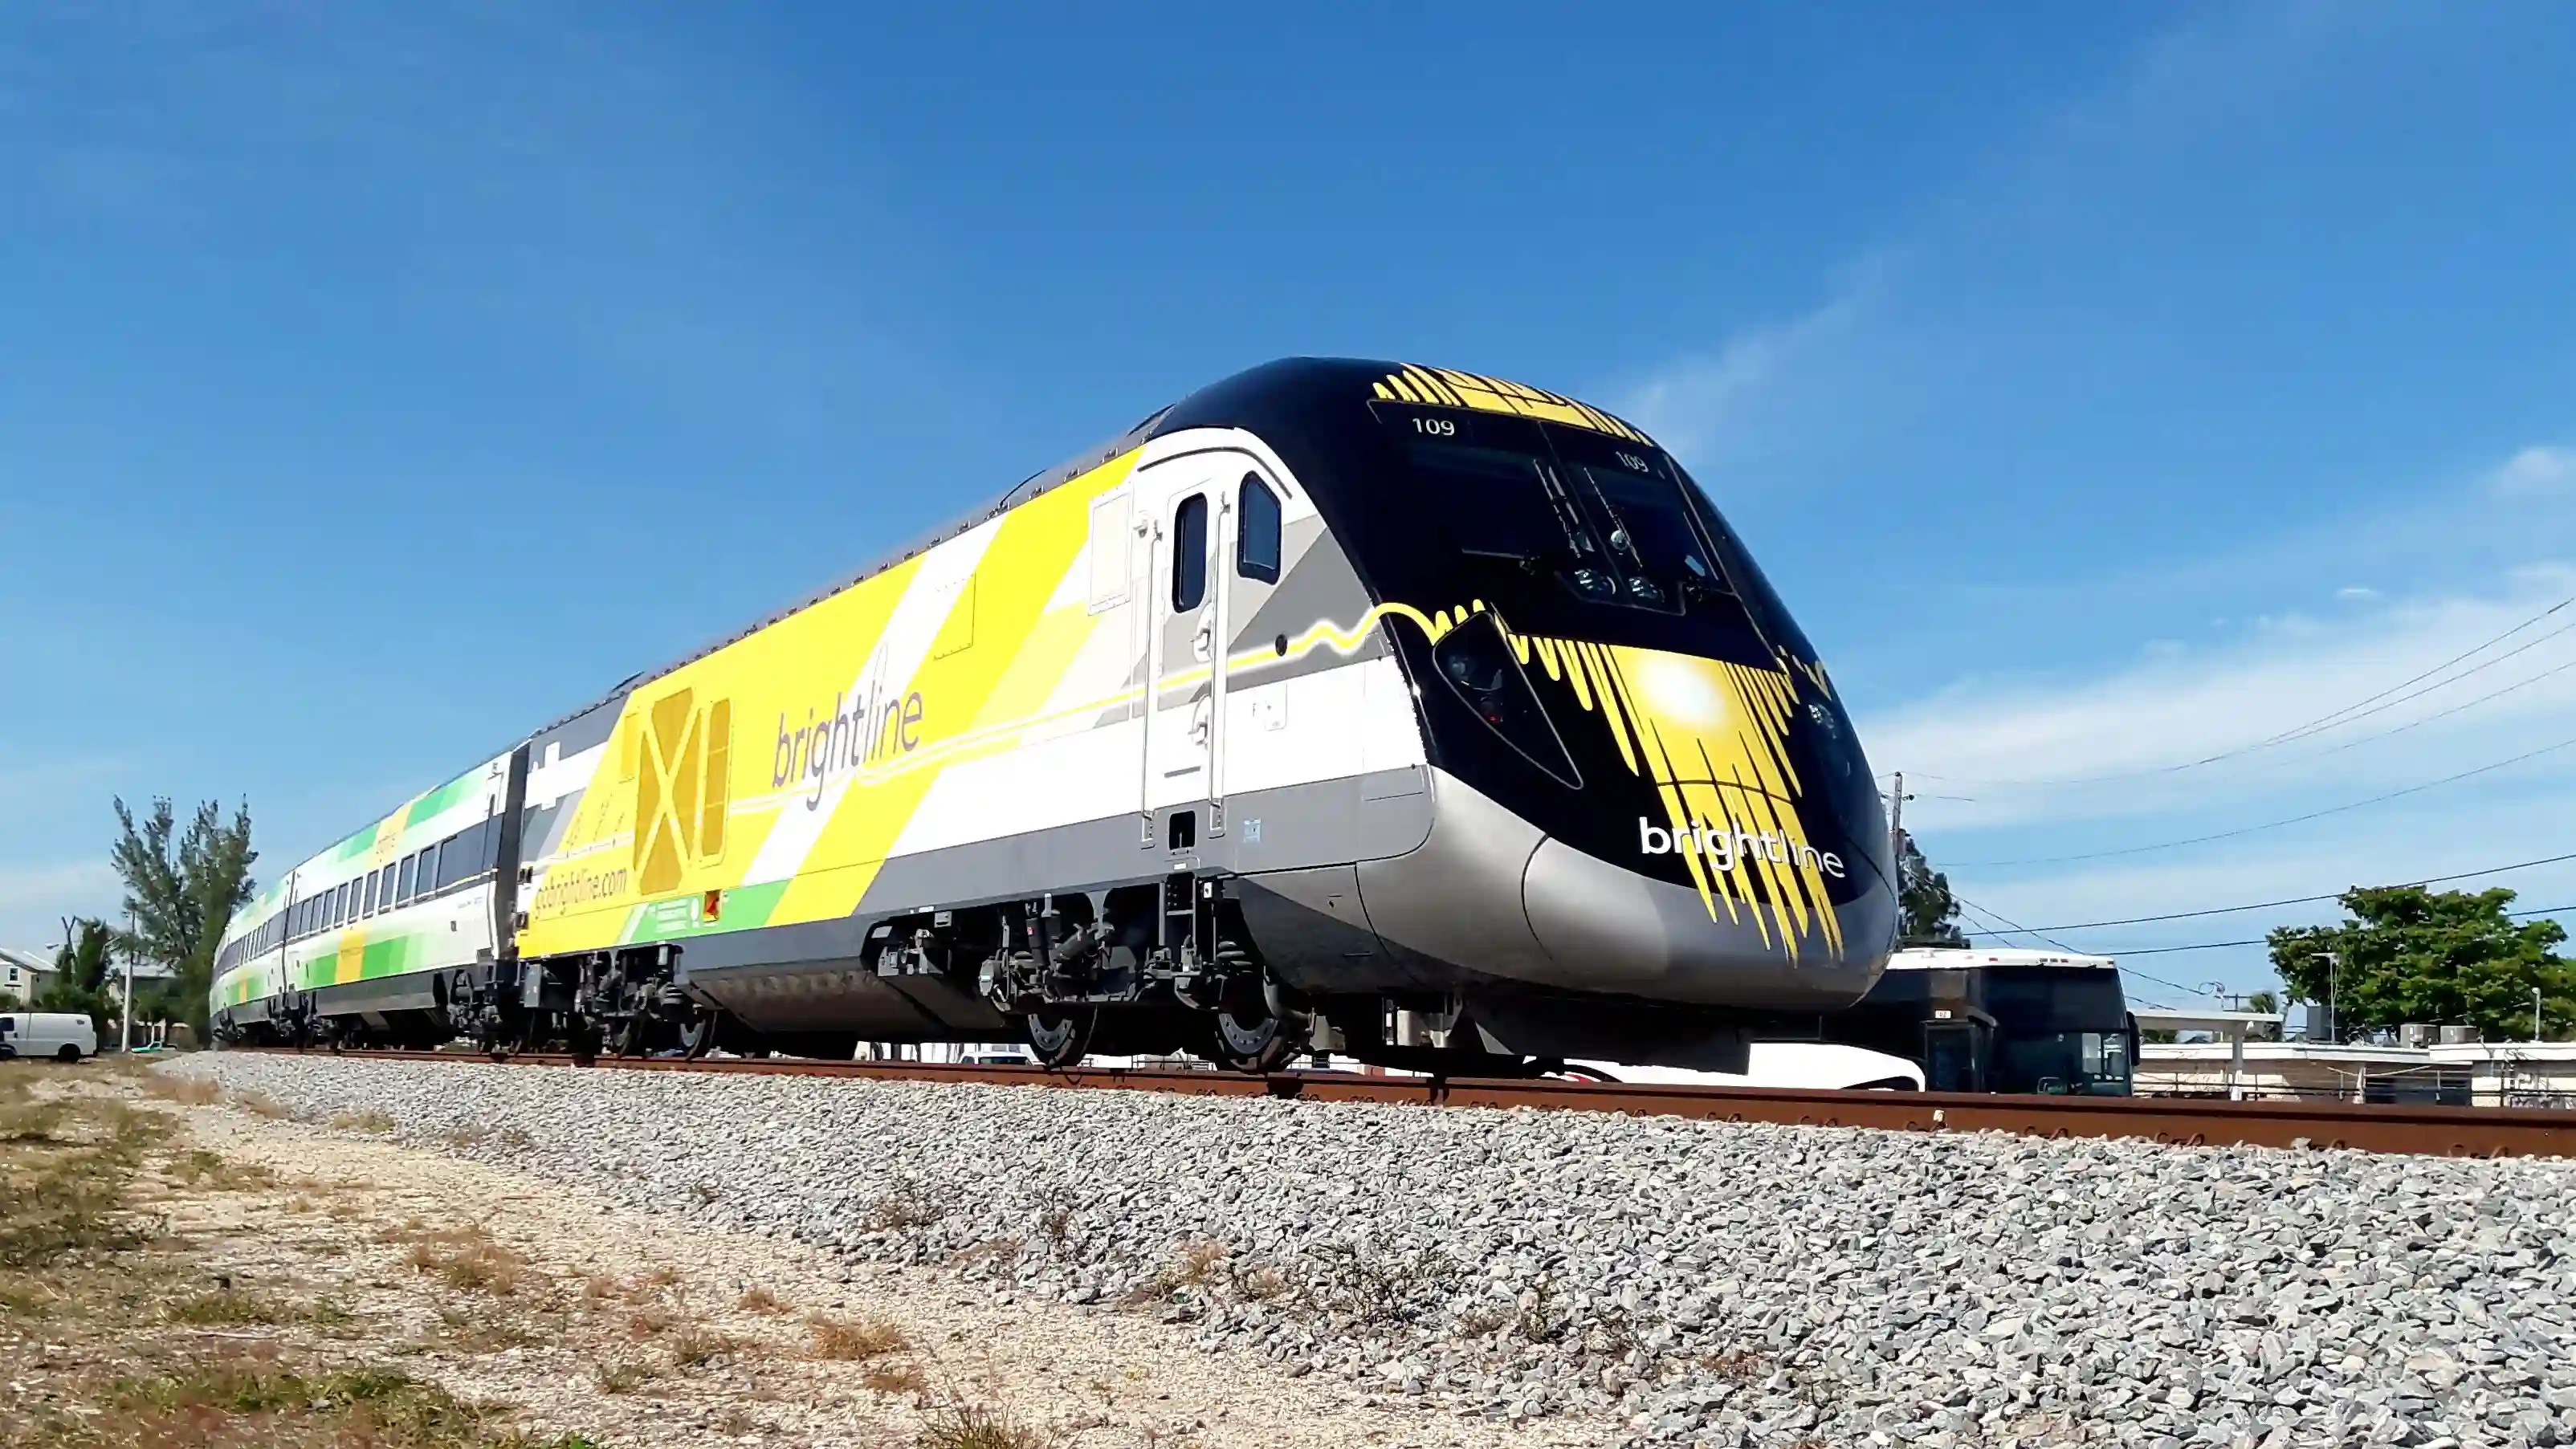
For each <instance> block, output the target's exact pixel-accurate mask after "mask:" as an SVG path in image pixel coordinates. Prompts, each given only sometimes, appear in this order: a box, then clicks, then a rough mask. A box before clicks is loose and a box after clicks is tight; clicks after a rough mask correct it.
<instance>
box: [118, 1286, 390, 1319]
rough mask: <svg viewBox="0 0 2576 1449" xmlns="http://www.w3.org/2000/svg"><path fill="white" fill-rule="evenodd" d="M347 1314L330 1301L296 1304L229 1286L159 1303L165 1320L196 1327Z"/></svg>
mask: <svg viewBox="0 0 2576 1449" xmlns="http://www.w3.org/2000/svg"><path fill="white" fill-rule="evenodd" d="M348 1317H349V1315H348V1314H347V1313H346V1312H345V1311H343V1310H342V1309H340V1308H339V1307H337V1306H336V1305H333V1304H329V1303H316V1304H311V1305H307V1306H299V1305H296V1304H293V1303H289V1302H287V1301H286V1300H284V1299H282V1298H277V1297H274V1296H272V1295H270V1294H265V1293H244V1292H241V1291H239V1290H237V1289H232V1288H219V1289H217V1290H215V1291H214V1292H212V1293H200V1294H197V1295H196V1296H194V1297H191V1298H180V1299H175V1300H173V1301H170V1302H168V1303H165V1304H163V1305H162V1307H161V1318H162V1321H163V1322H165V1323H184V1324H188V1325H191V1326H193V1327H198V1328H213V1327H224V1326H231V1325H254V1326H259V1327H275V1326H277V1325H279V1324H286V1323H344V1322H346V1321H348Z"/></svg>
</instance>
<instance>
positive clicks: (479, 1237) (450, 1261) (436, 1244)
mask: <svg viewBox="0 0 2576 1449" xmlns="http://www.w3.org/2000/svg"><path fill="white" fill-rule="evenodd" d="M403 1261H404V1262H406V1263H408V1264H410V1265H411V1267H412V1269H413V1270H414V1271H416V1272H421V1273H427V1274H429V1275H431V1276H432V1277H435V1278H437V1279H438V1280H439V1281H440V1282H442V1283H445V1284H446V1285H447V1286H448V1287H450V1288H454V1289H457V1290H459V1291H461V1292H469V1293H489V1294H492V1295H494V1296H495V1297H508V1296H509V1295H510V1294H513V1293H516V1292H518V1291H519V1284H520V1282H521V1280H523V1279H524V1278H525V1277H526V1276H527V1271H528V1260H527V1259H526V1258H525V1257H522V1256H521V1255H520V1254H519V1253H517V1252H516V1251H514V1250H512V1249H511V1248H509V1247H507V1246H505V1245H503V1244H501V1243H497V1242H494V1241H493V1240H492V1236H491V1235H490V1234H489V1233H486V1232H484V1231H483V1230H482V1229H481V1228H479V1227H473V1228H456V1229H451V1230H448V1231H446V1232H439V1233H430V1234H427V1235H425V1236H423V1237H422V1238H421V1239H420V1240H419V1241H417V1242H415V1243H413V1244H412V1246H411V1252H410V1253H409V1254H408V1255H406V1256H405V1258H404V1260H403Z"/></svg>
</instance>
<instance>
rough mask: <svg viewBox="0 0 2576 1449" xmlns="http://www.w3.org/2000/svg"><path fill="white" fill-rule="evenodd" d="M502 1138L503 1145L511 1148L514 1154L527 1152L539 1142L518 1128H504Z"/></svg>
mask: <svg viewBox="0 0 2576 1449" xmlns="http://www.w3.org/2000/svg"><path fill="white" fill-rule="evenodd" d="M500 1136H501V1145H502V1146H504V1147H507V1148H509V1149H510V1150H511V1151H513V1152H517V1151H522V1150H525V1149H526V1148H528V1147H529V1146H531V1145H533V1144H534V1143H535V1142H536V1140H537V1139H535V1138H533V1137H531V1136H529V1135H528V1134H527V1133H526V1132H525V1131H523V1130H521V1129H520V1128H517V1127H504V1128H502V1129H501V1133H500Z"/></svg>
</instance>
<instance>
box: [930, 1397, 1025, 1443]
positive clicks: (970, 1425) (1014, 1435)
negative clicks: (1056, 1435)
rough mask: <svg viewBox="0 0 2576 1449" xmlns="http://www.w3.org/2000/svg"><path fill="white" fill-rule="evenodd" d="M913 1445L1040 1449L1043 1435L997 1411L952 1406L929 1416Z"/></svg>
mask: <svg viewBox="0 0 2576 1449" xmlns="http://www.w3.org/2000/svg"><path fill="white" fill-rule="evenodd" d="M913 1442H914V1443H915V1444H917V1445H919V1446H920V1449H1044V1446H1045V1444H1046V1436H1045V1435H1043V1434H1040V1433H1038V1432H1037V1431H1036V1430H1034V1429H1029V1428H1025V1427H1023V1426H1022V1425H1020V1424H1018V1423H1015V1422H1013V1420H1012V1419H1011V1417H1010V1416H1009V1415H1008V1414H1005V1413H1004V1412H1002V1411H1001V1410H1000V1409H996V1408H988V1407H984V1406H982V1405H976V1404H954V1405H951V1406H949V1407H948V1408H945V1409H942V1410H940V1411H939V1412H938V1413H936V1414H934V1415H932V1416H931V1417H930V1419H929V1421H928V1422H926V1423H924V1424H923V1425H922V1426H921V1433H920V1435H919V1437H918V1438H916V1439H915V1440H914V1441H913Z"/></svg>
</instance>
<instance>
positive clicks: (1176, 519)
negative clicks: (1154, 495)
mask: <svg viewBox="0 0 2576 1449" xmlns="http://www.w3.org/2000/svg"><path fill="white" fill-rule="evenodd" d="M1207 544H1208V501H1207V495H1206V494H1204V493H1193V494H1191V495H1190V496H1189V497H1187V498H1184V499H1182V500H1181V508H1180V512H1178V513H1177V514H1174V515H1173V517H1172V612H1173V613H1176V614H1186V613H1188V612H1189V611H1191V610H1192V609H1195V608H1197V607H1198V606H1199V605H1201V604H1204V603H1206V602H1207V584H1208V556H1207V555H1208V548H1207Z"/></svg>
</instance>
